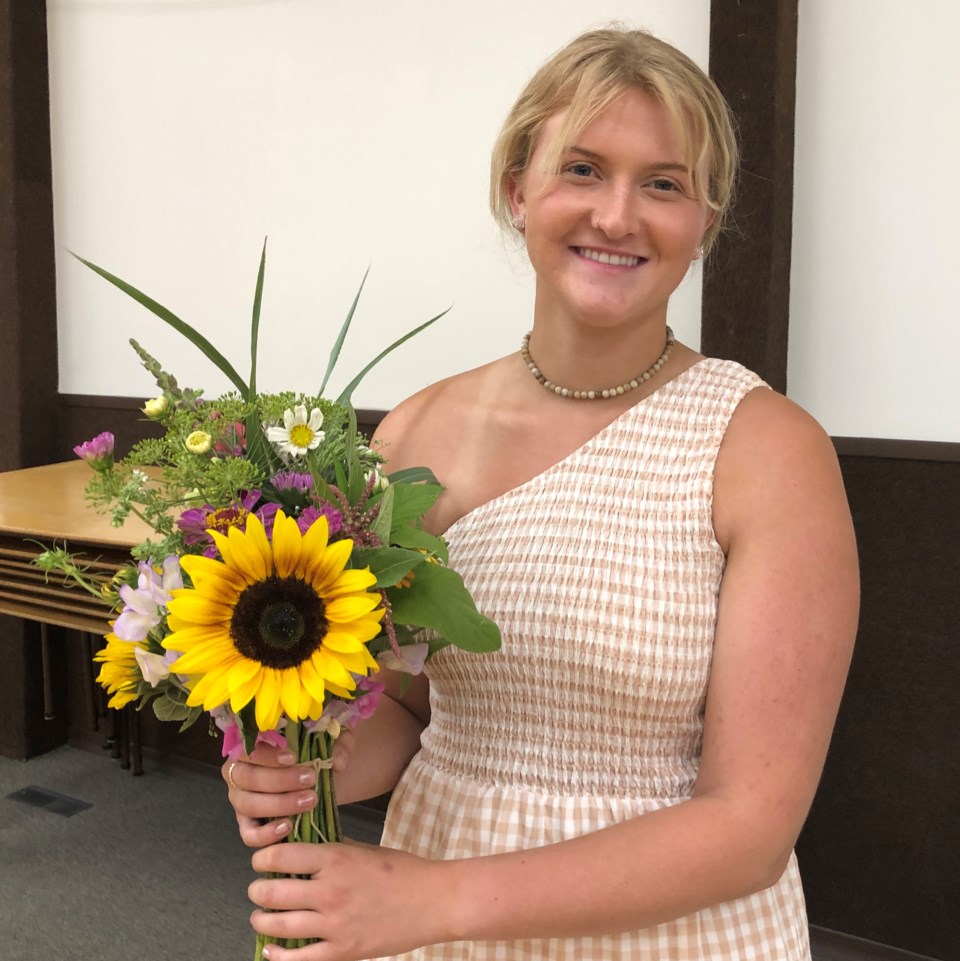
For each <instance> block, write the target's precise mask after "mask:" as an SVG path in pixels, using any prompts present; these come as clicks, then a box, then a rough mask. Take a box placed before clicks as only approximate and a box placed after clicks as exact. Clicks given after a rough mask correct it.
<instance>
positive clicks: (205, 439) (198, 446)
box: [183, 430, 213, 454]
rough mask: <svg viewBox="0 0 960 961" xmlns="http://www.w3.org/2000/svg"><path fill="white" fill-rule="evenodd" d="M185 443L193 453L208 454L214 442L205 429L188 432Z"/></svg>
mask: <svg viewBox="0 0 960 961" xmlns="http://www.w3.org/2000/svg"><path fill="white" fill-rule="evenodd" d="M183 443H184V445H185V446H186V448H187V450H188V451H190V453H191V454H206V453H207V451H209V450H210V447H211V445H212V444H213V438H212V437H211V436H210V435H209V434H208V433H207V432H206V431H205V430H195V431H193V432H192V433H190V434H187V439H186V440H185V441H184V442H183Z"/></svg>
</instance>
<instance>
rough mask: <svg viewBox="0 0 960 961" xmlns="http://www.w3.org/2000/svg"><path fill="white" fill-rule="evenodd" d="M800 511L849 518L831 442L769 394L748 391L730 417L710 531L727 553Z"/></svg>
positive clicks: (786, 402)
mask: <svg viewBox="0 0 960 961" xmlns="http://www.w3.org/2000/svg"><path fill="white" fill-rule="evenodd" d="M797 510H803V511H806V512H808V513H807V516H808V517H809V518H811V519H812V518H813V517H814V516H819V515H821V514H827V515H831V516H833V517H834V518H836V517H837V516H842V517H847V516H848V511H847V504H846V496H845V493H844V489H843V480H842V477H841V475H840V468H839V465H838V463H837V457H836V452H835V450H834V447H833V443H832V441H831V440H830V437H829V436H828V435H827V433H826V431H825V430H824V429H823V428H822V427H821V426H820V424H819V423H818V422H817V421H816V420H815V419H814V418H813V417H812V416H811V415H810V414H808V413H807V412H806V411H805V410H803V408H802V407H800V406H798V405H797V404H795V403H794V402H793V401H791V400H789V399H788V398H786V397H784V396H783V395H781V394H778V393H776V392H775V391H772V390H765V389H757V390H754V391H751V392H750V393H749V394H748V395H747V396H746V397H745V398H744V399H743V401H742V402H741V403H740V405H739V406H738V408H737V410H736V411H735V412H734V415H733V417H732V418H731V420H730V424H729V426H728V428H727V432H726V434H725V436H724V439H723V443H722V444H721V446H720V452H719V455H718V457H717V464H716V469H715V480H714V526H715V530H716V534H717V539H718V541H719V542H720V544H721V545H722V546H723V547H724V548H725V549H726V548H727V547H728V546H729V545H730V543H731V542H732V541H733V539H734V538H735V536H736V534H737V532H738V531H739V532H742V531H745V530H747V529H749V528H750V527H752V526H754V525H760V524H763V525H766V526H768V527H769V525H770V524H771V521H772V520H773V519H775V518H780V519H786V517H787V515H788V513H789V512H792V511H797Z"/></svg>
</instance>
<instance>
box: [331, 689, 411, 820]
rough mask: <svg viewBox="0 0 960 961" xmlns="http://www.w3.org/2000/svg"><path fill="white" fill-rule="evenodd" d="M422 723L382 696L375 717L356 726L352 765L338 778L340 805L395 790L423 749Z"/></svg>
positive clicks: (391, 700) (336, 784) (393, 701)
mask: <svg viewBox="0 0 960 961" xmlns="http://www.w3.org/2000/svg"><path fill="white" fill-rule="evenodd" d="M422 732H423V724H422V723H421V722H420V721H419V720H418V719H417V718H416V717H415V716H414V715H413V714H411V713H410V712H409V711H408V710H407V709H406V708H405V707H404V706H403V705H402V704H399V703H397V701H395V700H393V699H392V698H390V697H387V696H385V697H383V699H382V700H381V701H380V704H379V705H378V707H377V710H376V711H375V712H374V714H373V716H372V717H369V718H367V719H366V720H364V721H361V722H360V723H359V724H358V725H357V729H356V732H355V741H354V746H353V750H352V751H351V753H350V763H349V764H348V765H347V768H346V770H345V771H343V772H342V773H340V774H337V775H336V778H335V786H336V791H337V800H338V801H339V802H340V803H341V804H349V803H351V802H353V801H362V800H364V799H366V798H371V797H377V796H378V795H380V794H385V793H386V792H387V791H392V790H393V788H394V787H396V785H397V781H398V780H399V779H400V775H401V774H403V772H404V771H405V770H406V767H407V765H408V764H409V763H410V759H411V758H412V757H413V755H414V754H416V753H417V751H418V750H419V749H420V735H421V733H422Z"/></svg>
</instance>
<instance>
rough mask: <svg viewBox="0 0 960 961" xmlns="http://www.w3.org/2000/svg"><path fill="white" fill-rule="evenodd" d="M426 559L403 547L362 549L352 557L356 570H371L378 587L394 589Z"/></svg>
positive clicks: (417, 552)
mask: <svg viewBox="0 0 960 961" xmlns="http://www.w3.org/2000/svg"><path fill="white" fill-rule="evenodd" d="M426 559H427V558H426V555H425V554H421V553H420V552H419V551H408V550H404V548H402V547H361V548H357V549H356V550H355V551H354V552H353V554H352V555H351V557H350V560H351V562H352V564H353V566H354V567H355V568H359V567H369V568H370V570H371V572H372V573H373V574H375V575H376V577H377V583H376V586H377V587H393V586H394V584H398V583H399V582H400V581H401V580H402V579H403V578H404V577H406V576H407V574H409V573H410V571H412V570H413V569H414V568H415V567H419V566H420V565H421V564H423V562H424V561H425V560H426Z"/></svg>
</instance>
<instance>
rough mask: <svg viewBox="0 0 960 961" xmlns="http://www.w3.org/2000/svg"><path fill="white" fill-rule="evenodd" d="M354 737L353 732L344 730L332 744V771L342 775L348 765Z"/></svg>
mask: <svg viewBox="0 0 960 961" xmlns="http://www.w3.org/2000/svg"><path fill="white" fill-rule="evenodd" d="M354 740H355V735H354V733H353V731H349V730H344V731H342V732H341V733H340V737H338V738H337V740H336V741H335V742H334V744H333V771H334V774H342V773H343V772H344V771H345V770H346V769H347V765H348V764H349V763H350V757H351V755H352V754H353V745H354Z"/></svg>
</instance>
